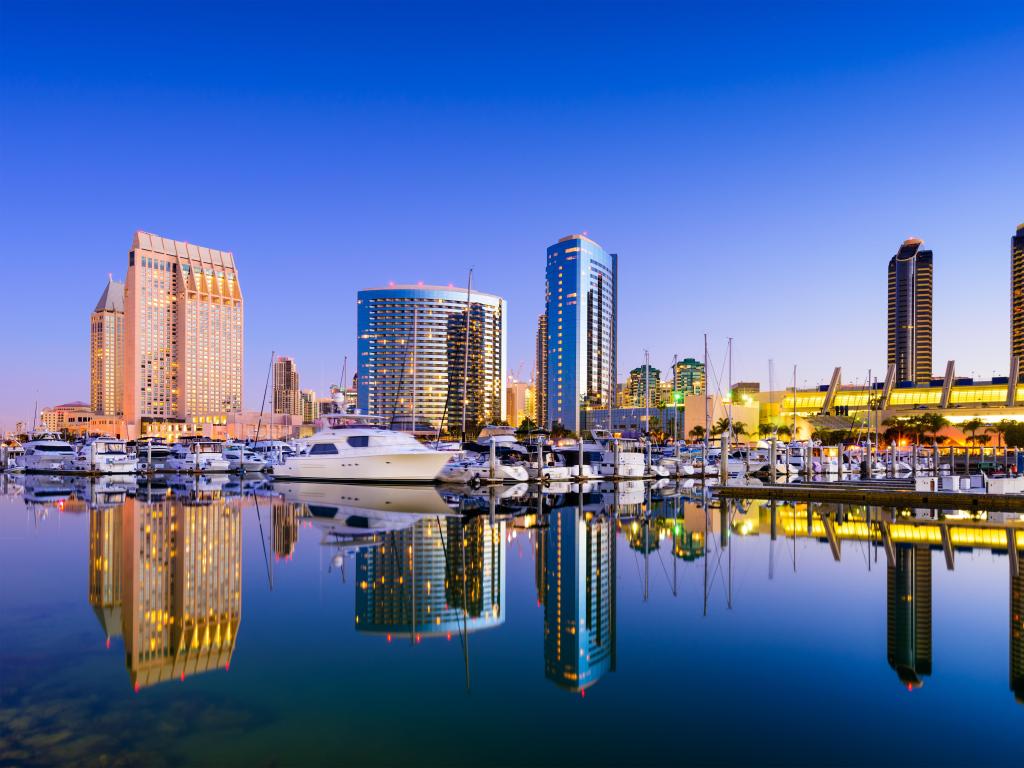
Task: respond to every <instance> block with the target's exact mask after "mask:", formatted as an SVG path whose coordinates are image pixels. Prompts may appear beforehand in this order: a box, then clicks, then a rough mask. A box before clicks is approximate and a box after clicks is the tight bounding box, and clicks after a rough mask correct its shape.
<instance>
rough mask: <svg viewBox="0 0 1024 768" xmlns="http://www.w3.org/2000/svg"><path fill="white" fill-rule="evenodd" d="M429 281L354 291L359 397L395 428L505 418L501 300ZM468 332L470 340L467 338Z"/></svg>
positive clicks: (454, 428) (455, 428)
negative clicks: (425, 283) (434, 284)
mask: <svg viewBox="0 0 1024 768" xmlns="http://www.w3.org/2000/svg"><path fill="white" fill-rule="evenodd" d="M469 304H470V309H469V313H468V314H469V328H468V331H467V325H466V316H467V310H466V307H467V291H466V290H465V289H460V288H444V287H441V286H433V285H427V286H423V285H399V286H391V287H388V288H372V289H368V290H364V291H360V292H359V296H358V299H357V305H358V306H357V321H358V334H359V339H358V345H357V346H358V353H359V366H358V376H359V379H358V382H359V383H358V404H359V408H360V409H362V410H363V411H364V412H366V413H370V414H374V415H379V416H386V417H387V418H388V419H390V421H391V423H392V424H393V425H394V428H396V429H404V430H412V431H416V432H423V433H433V432H435V431H436V430H437V429H438V428H439V427H442V426H443V427H444V428H445V429H446V430H447V431H449V432H451V433H458V432H460V431H461V428H462V416H463V410H464V409H463V406H465V417H466V425H467V431H473V430H474V429H475V428H478V427H480V426H482V425H484V424H487V423H489V422H495V421H499V420H503V419H504V418H505V413H506V408H505V405H506V403H505V375H506V372H505V369H506V365H507V357H508V353H507V349H506V345H507V340H506V333H507V314H508V309H507V306H506V303H505V300H504V299H502V298H500V297H498V296H493V295H491V294H487V293H479V292H477V291H473V292H472V293H471V295H470V296H469ZM467 340H468V346H467Z"/></svg>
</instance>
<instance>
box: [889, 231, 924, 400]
mask: <svg viewBox="0 0 1024 768" xmlns="http://www.w3.org/2000/svg"><path fill="white" fill-rule="evenodd" d="M923 245H924V243H923V242H921V241H920V240H918V239H916V238H910V239H909V240H905V241H904V242H903V245H901V246H900V249H899V251H898V252H897V253H896V255H895V256H893V257H892V258H891V259H890V260H889V344H888V353H889V354H888V363H889V365H895V366H896V381H897V382H904V381H913V382H915V383H918V384H927V383H928V382H929V381H930V380H931V378H932V252H931V251H926V250H924V249H923V248H922V246H923Z"/></svg>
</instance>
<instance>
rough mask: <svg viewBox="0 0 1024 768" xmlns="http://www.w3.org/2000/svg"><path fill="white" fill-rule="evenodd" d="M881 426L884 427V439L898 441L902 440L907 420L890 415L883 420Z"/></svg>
mask: <svg viewBox="0 0 1024 768" xmlns="http://www.w3.org/2000/svg"><path fill="white" fill-rule="evenodd" d="M882 426H883V427H886V430H885V433H884V435H885V439H886V440H888V441H889V442H890V443H892V442H896V443H899V442H902V440H903V433H904V432H906V431H907V420H906V419H901V418H898V417H896V416H892V417H890V418H888V419H886V420H885V421H883V422H882ZM894 438H895V439H894Z"/></svg>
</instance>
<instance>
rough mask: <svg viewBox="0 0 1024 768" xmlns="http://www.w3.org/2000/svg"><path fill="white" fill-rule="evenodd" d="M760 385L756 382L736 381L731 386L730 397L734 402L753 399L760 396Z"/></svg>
mask: <svg viewBox="0 0 1024 768" xmlns="http://www.w3.org/2000/svg"><path fill="white" fill-rule="evenodd" d="M760 392H761V383H760V382H757V381H737V382H736V383H735V384H733V385H732V397H733V399H734V400H741V399H742V398H744V397H753V396H754V395H757V394H760Z"/></svg>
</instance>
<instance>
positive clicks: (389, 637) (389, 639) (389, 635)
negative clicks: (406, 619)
mask: <svg viewBox="0 0 1024 768" xmlns="http://www.w3.org/2000/svg"><path fill="white" fill-rule="evenodd" d="M388 642H389V643H390V642H391V633H390V632H388Z"/></svg>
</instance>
